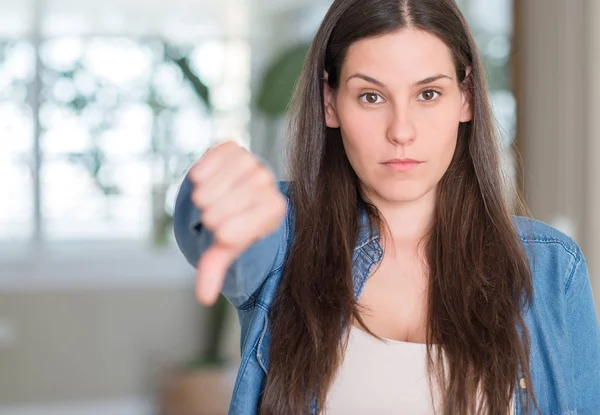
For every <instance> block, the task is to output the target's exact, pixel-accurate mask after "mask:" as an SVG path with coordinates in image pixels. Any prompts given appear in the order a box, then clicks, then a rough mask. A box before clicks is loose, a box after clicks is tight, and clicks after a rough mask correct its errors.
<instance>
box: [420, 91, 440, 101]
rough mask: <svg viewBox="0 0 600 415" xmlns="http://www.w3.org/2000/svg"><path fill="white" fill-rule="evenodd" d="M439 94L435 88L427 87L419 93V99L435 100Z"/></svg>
mask: <svg viewBox="0 0 600 415" xmlns="http://www.w3.org/2000/svg"><path fill="white" fill-rule="evenodd" d="M440 95H441V94H440V93H439V92H438V91H436V90H435V89H427V90H425V91H423V92H421V93H420V94H419V101H426V102H428V101H435V100H436V98H437V97H439V96H440Z"/></svg>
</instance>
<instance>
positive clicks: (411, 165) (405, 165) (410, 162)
mask: <svg viewBox="0 0 600 415" xmlns="http://www.w3.org/2000/svg"><path fill="white" fill-rule="evenodd" d="M421 163H422V162H421V161H419V160H415V159H411V158H401V159H390V160H387V161H384V162H383V163H382V164H383V165H384V166H386V167H387V168H389V169H391V170H393V171H398V172H408V171H411V170H413V169H415V168H417V167H418V166H419V165H420V164H421Z"/></svg>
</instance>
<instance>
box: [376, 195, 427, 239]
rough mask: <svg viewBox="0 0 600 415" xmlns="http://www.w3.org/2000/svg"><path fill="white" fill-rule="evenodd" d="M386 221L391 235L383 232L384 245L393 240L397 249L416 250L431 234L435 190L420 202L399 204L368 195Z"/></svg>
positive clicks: (419, 200)
mask: <svg viewBox="0 0 600 415" xmlns="http://www.w3.org/2000/svg"><path fill="white" fill-rule="evenodd" d="M367 196H368V198H369V201H370V202H371V203H373V204H374V205H375V207H377V209H378V210H379V212H380V213H381V215H382V216H383V219H384V220H385V222H386V224H387V226H388V230H389V233H388V232H387V231H384V232H382V237H383V240H384V243H387V242H388V239H391V241H389V242H392V243H393V245H394V246H395V247H396V249H406V248H416V247H417V246H418V245H419V243H420V242H421V241H422V240H423V238H424V237H425V236H426V235H427V233H428V232H429V229H430V227H431V223H432V222H433V217H434V214H435V199H436V192H435V189H433V190H431V191H430V192H428V193H427V194H425V195H424V196H423V197H421V198H420V199H418V200H414V201H410V202H397V201H390V200H385V199H383V198H380V197H377V196H372V195H367Z"/></svg>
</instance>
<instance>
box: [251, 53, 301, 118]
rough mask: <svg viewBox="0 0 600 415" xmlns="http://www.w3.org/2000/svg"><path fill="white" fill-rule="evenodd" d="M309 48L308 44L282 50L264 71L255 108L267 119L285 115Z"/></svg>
mask: <svg viewBox="0 0 600 415" xmlns="http://www.w3.org/2000/svg"><path fill="white" fill-rule="evenodd" d="M309 47H310V45H309V44H308V43H300V44H297V45H294V46H293V47H291V48H289V49H286V50H284V51H283V52H282V53H281V54H279V55H278V56H276V57H275V59H274V60H273V62H272V63H271V64H270V65H269V67H268V68H267V70H266V71H265V73H264V75H263V77H262V82H261V86H260V89H259V91H258V94H257V99H256V106H257V108H258V109H259V110H260V111H261V112H262V113H263V114H265V115H267V116H268V117H269V118H272V119H275V118H279V117H282V116H283V115H285V112H286V111H287V108H288V105H289V102H290V99H291V97H292V93H293V91H294V87H295V85H296V81H297V80H298V77H299V76H300V72H302V66H303V64H304V59H305V58H306V54H307V53H308V48H309Z"/></svg>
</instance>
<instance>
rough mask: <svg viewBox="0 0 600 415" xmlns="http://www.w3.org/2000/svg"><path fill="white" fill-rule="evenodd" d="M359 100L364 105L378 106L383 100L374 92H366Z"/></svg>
mask: <svg viewBox="0 0 600 415" xmlns="http://www.w3.org/2000/svg"><path fill="white" fill-rule="evenodd" d="M360 99H361V100H362V101H363V102H364V103H366V104H371V105H373V104H380V103H382V102H383V98H381V95H379V94H377V93H375V92H367V93H366V94H362V95H361V96H360Z"/></svg>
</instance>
